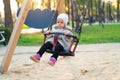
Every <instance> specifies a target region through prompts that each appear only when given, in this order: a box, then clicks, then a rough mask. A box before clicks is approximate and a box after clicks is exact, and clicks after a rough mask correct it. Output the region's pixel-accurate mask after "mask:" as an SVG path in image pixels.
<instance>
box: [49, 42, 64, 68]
mask: <svg viewBox="0 0 120 80" xmlns="http://www.w3.org/2000/svg"><path fill="white" fill-rule="evenodd" d="M63 50H64V49H63V47H62V46H61V44H59V43H58V44H57V45H56V47H55V51H54V52H53V55H52V56H51V58H50V61H49V64H50V65H52V66H53V65H55V62H56V61H57V58H58V56H59V54H60V52H61V51H63Z"/></svg>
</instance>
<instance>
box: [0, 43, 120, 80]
mask: <svg viewBox="0 0 120 80" xmlns="http://www.w3.org/2000/svg"><path fill="white" fill-rule="evenodd" d="M29 48H31V49H29ZM38 48H39V47H17V48H16V50H15V54H14V55H13V58H12V61H11V64H10V67H9V70H8V72H7V73H5V74H0V80H120V43H113V44H112V43H108V44H92V45H79V46H78V47H77V50H76V55H75V56H74V57H63V56H60V57H59V58H58V61H57V63H56V65H55V66H54V67H52V66H50V65H49V64H48V61H49V57H50V56H51V54H47V53H46V54H44V55H43V57H42V58H41V60H40V63H34V62H32V61H31V60H30V59H29V56H31V55H33V54H34V52H35V51H36V50H37V49H38ZM2 49H5V48H4V47H0V52H1V53H0V55H1V56H0V63H2V59H3V55H4V54H3V52H4V51H2ZM20 49H23V50H20ZM24 49H25V50H24ZM28 49H29V50H28Z"/></svg>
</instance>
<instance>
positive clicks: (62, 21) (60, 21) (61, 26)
mask: <svg viewBox="0 0 120 80" xmlns="http://www.w3.org/2000/svg"><path fill="white" fill-rule="evenodd" d="M67 22H68V15H67V14H65V13H61V14H60V15H58V17H57V28H55V29H54V30H52V31H47V32H46V34H49V33H50V32H62V33H64V34H65V35H68V34H70V35H72V32H71V31H70V30H68V28H66V26H67ZM65 35H59V38H58V43H57V44H56V46H55V48H54V51H53V55H52V56H51V57H50V60H49V62H48V63H49V64H50V65H52V66H54V65H55V63H56V61H57V58H58V56H59V53H60V52H61V51H64V49H68V48H69V44H68V42H67V39H66V38H67V37H66V36H65ZM54 36H55V35H53V34H52V35H50V36H49V38H48V40H47V42H45V44H43V45H42V46H41V48H40V49H39V51H38V52H37V53H36V54H35V55H33V56H31V57H30V59H31V60H33V61H34V62H39V60H40V58H41V57H42V55H43V54H44V52H45V51H46V50H47V49H52V48H53V41H54Z"/></svg>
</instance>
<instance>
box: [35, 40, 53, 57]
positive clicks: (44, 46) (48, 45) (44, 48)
mask: <svg viewBox="0 0 120 80" xmlns="http://www.w3.org/2000/svg"><path fill="white" fill-rule="evenodd" d="M52 47H53V45H52V43H50V42H46V43H45V44H44V45H42V47H41V48H40V49H39V51H38V52H37V54H39V55H40V57H42V55H43V54H44V52H45V51H46V50H47V49H52Z"/></svg>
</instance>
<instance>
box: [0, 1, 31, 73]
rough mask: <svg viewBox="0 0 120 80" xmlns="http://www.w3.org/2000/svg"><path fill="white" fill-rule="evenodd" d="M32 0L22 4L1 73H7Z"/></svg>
mask: <svg viewBox="0 0 120 80" xmlns="http://www.w3.org/2000/svg"><path fill="white" fill-rule="evenodd" d="M31 2H32V0H24V2H23V4H22V7H21V10H20V13H19V16H18V20H17V21H16V23H15V26H14V29H13V32H12V34H11V37H10V41H9V43H8V47H7V50H6V54H5V56H4V58H3V61H2V64H1V70H0V72H1V73H5V72H7V71H8V68H9V65H10V62H11V59H12V56H13V53H14V50H15V47H16V44H17V42H18V39H19V36H20V33H21V30H22V26H23V24H24V21H25V19H26V16H27V14H28V11H29V8H30V5H31Z"/></svg>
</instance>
